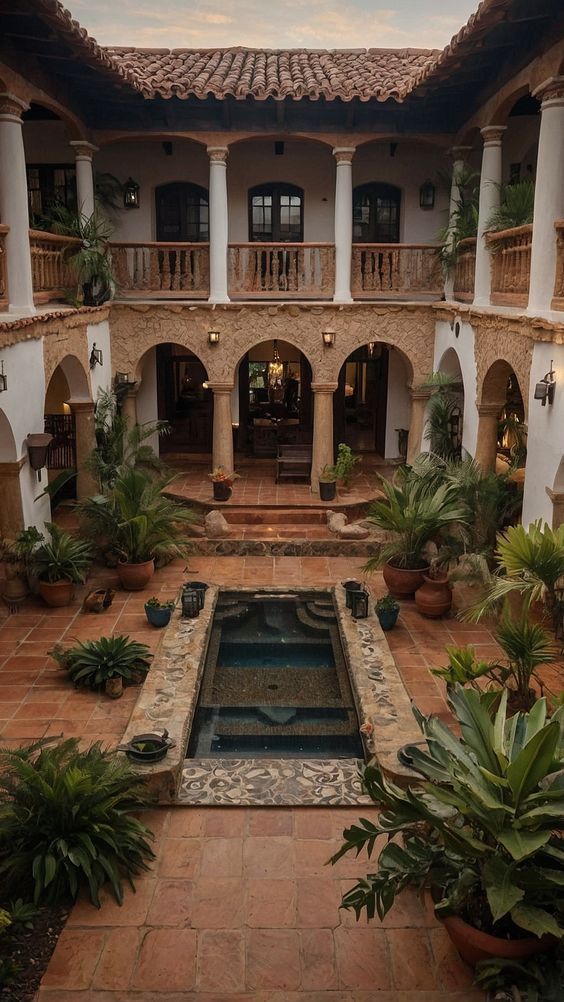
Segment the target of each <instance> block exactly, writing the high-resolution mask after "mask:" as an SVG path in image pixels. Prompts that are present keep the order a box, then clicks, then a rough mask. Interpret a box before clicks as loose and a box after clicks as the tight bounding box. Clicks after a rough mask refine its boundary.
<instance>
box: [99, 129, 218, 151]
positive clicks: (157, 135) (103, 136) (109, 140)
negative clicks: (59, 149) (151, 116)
mask: <svg viewBox="0 0 564 1002" xmlns="http://www.w3.org/2000/svg"><path fill="white" fill-rule="evenodd" d="M180 140H182V141H183V142H187V143H194V144H195V145H196V146H201V147H203V149H204V150H205V149H206V147H207V146H209V145H210V144H209V142H207V141H206V140H203V139H201V138H198V136H194V135H191V134H189V133H186V132H170V131H168V132H142V131H139V132H138V131H136V130H135V129H133V130H131V131H129V130H128V131H127V132H109V133H98V132H97V133H96V145H97V146H98V148H99V149H106V148H107V147H108V146H116V145H117V144H118V143H139V142H144V143H145V142H155V143H167V142H179V141H180ZM217 145H220V144H219V143H218V144H217Z"/></svg>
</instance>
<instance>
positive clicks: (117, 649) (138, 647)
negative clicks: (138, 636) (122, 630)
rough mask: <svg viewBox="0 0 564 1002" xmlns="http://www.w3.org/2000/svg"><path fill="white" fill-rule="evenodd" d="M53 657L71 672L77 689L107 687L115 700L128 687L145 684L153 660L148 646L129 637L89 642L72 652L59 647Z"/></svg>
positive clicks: (55, 648)
mask: <svg viewBox="0 0 564 1002" xmlns="http://www.w3.org/2000/svg"><path fill="white" fill-rule="evenodd" d="M50 654H51V657H52V658H54V659H55V661H58V662H59V664H60V665H62V666H63V668H66V669H67V671H68V673H69V675H70V678H71V680H72V682H74V685H75V687H76V688H77V689H80V688H83V687H85V686H88V687H89V688H90V689H101V688H104V689H105V692H106V694H107V695H108V696H111V697H112V698H113V699H118V698H119V697H120V696H121V694H122V692H123V686H124V684H125V685H128V684H129V685H138V684H139V683H140V682H143V680H144V678H145V676H146V674H147V672H148V671H149V668H150V665H151V659H152V657H153V655H152V654H151V653H150V651H149V648H148V647H147V645H146V644H140V643H138V642H137V641H136V640H130V639H129V637H125V636H111V637H100V639H99V640H85V641H84V642H79V643H77V644H76V646H75V647H71V648H69V649H68V650H64V648H63V647H61V646H60V645H56V646H55V647H54V648H53V650H52V651H50Z"/></svg>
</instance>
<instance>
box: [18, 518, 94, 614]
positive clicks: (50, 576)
mask: <svg viewBox="0 0 564 1002" xmlns="http://www.w3.org/2000/svg"><path fill="white" fill-rule="evenodd" d="M45 528H46V531H47V535H48V538H45V539H44V541H43V542H42V543H40V544H39V545H38V546H37V547H35V549H34V550H33V551H32V553H31V557H30V569H31V573H32V574H34V575H35V576H36V577H37V578H38V580H39V594H40V595H41V597H42V599H43V601H44V602H46V603H47V605H51V606H64V605H69V604H70V601H71V599H72V594H73V591H74V586H75V585H76V584H83V583H84V581H85V579H86V576H87V573H88V570H89V569H90V565H91V564H92V560H93V556H94V555H93V549H92V545H91V543H89V542H88V541H87V540H85V539H76V538H75V537H74V536H71V535H69V533H68V532H63V531H62V529H59V527H58V526H57V525H55V524H54V523H48V524H47V525H46V526H45Z"/></svg>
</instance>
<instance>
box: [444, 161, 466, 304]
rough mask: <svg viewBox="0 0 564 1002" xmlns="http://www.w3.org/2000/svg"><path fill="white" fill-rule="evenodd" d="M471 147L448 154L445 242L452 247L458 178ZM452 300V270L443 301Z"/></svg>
mask: <svg viewBox="0 0 564 1002" xmlns="http://www.w3.org/2000/svg"><path fill="white" fill-rule="evenodd" d="M471 150H472V147H471V146H453V147H452V148H451V149H450V150H449V153H450V155H451V157H452V178H451V184H450V204H449V210H448V218H449V234H448V238H447V241H448V243H449V244H450V245H451V246H452V243H453V240H454V233H453V227H454V217H455V214H456V212H457V210H458V207H459V204H460V184H459V181H460V178H461V176H462V175H463V173H464V170H465V167H466V158H467V156H468V154H469V153H470V152H471ZM453 298H454V269H453V270H452V271H450V272H449V274H448V275H447V276H446V278H445V299H446V300H447V301H448V300H451V299H453Z"/></svg>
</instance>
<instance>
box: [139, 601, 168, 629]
mask: <svg viewBox="0 0 564 1002" xmlns="http://www.w3.org/2000/svg"><path fill="white" fill-rule="evenodd" d="M145 615H146V616H147V621H148V622H149V623H150V624H151V626H158V627H163V626H168V624H169V623H170V617H171V616H172V609H158V608H157V607H156V606H154V605H146V606H145Z"/></svg>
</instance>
